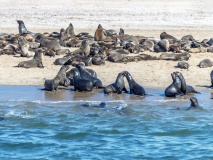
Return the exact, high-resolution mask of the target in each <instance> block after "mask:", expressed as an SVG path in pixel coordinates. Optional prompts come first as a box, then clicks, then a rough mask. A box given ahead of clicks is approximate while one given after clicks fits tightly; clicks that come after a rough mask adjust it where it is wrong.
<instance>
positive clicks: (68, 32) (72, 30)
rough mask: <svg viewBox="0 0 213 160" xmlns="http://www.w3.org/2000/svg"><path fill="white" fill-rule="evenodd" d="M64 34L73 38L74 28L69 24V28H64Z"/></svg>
mask: <svg viewBox="0 0 213 160" xmlns="http://www.w3.org/2000/svg"><path fill="white" fill-rule="evenodd" d="M65 33H66V34H68V35H70V36H74V35H75V33H74V27H73V25H72V23H70V24H69V26H68V27H67V28H66V30H65Z"/></svg>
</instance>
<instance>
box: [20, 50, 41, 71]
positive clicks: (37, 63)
mask: <svg viewBox="0 0 213 160" xmlns="http://www.w3.org/2000/svg"><path fill="white" fill-rule="evenodd" d="M42 55H43V50H42V49H40V48H38V49H36V51H35V55H34V57H33V59H32V60H29V61H22V62H20V63H19V64H18V67H23V68H33V67H39V68H44V66H43V63H42Z"/></svg>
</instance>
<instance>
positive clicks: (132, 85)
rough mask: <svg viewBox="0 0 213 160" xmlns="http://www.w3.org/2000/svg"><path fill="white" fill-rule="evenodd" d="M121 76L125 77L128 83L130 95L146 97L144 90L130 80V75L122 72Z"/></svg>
mask: <svg viewBox="0 0 213 160" xmlns="http://www.w3.org/2000/svg"><path fill="white" fill-rule="evenodd" d="M123 75H124V76H125V77H126V79H127V81H128V83H129V89H130V94H135V95H139V96H144V95H146V93H145V90H144V88H143V87H142V86H141V85H139V84H138V83H137V82H135V80H134V79H133V78H132V76H131V74H130V73H129V72H128V71H123Z"/></svg>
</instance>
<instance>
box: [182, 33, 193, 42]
mask: <svg viewBox="0 0 213 160" xmlns="http://www.w3.org/2000/svg"><path fill="white" fill-rule="evenodd" d="M181 40H182V41H195V39H194V37H193V36H192V35H191V34H189V35H185V36H183V37H182V38H181Z"/></svg>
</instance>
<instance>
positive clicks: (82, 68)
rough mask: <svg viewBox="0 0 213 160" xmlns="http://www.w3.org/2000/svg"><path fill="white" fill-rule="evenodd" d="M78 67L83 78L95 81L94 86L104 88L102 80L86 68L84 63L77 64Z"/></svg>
mask: <svg viewBox="0 0 213 160" xmlns="http://www.w3.org/2000/svg"><path fill="white" fill-rule="evenodd" d="M76 68H77V69H78V70H79V72H80V76H81V77H82V78H83V79H87V80H89V81H91V82H92V83H93V86H94V87H95V88H103V85H102V82H101V80H100V79H98V78H96V77H93V76H92V75H91V74H90V73H89V72H88V71H87V70H86V68H85V66H84V65H82V64H77V65H76Z"/></svg>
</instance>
